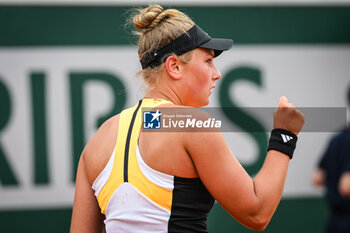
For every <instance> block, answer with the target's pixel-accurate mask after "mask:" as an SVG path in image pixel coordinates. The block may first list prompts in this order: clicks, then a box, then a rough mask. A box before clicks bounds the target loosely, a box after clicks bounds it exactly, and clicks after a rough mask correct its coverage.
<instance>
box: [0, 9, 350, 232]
mask: <svg viewBox="0 0 350 233" xmlns="http://www.w3.org/2000/svg"><path fill="white" fill-rule="evenodd" d="M176 8H179V9H181V10H183V11H185V12H186V13H188V14H189V15H190V16H191V17H192V18H193V19H194V20H195V21H196V22H197V23H198V24H199V25H200V26H201V27H202V28H204V29H205V30H206V31H209V32H210V34H212V35H215V37H229V38H233V39H234V42H235V44H236V45H243V44H244V45H255V44H256V45H261V44H263V45H269V44H271V45H275V44H307V45H308V44H310V45H315V44H325V45H329V44H332V45H340V44H349V43H350V7H178V6H177V7H176ZM128 10H129V8H127V7H80V6H79V7H61V6H60V7H39V6H36V7H24V6H22V7H13V6H0V47H2V48H9V47H10V48H15V47H22V46H23V47H36V46H39V47H42V46H50V47H51V46H67V45H69V46H106V45H108V46H110V45H135V38H133V37H131V36H130V29H129V28H128V27H124V24H125V19H126V16H127V12H128ZM0 169H1V164H0ZM0 198H1V189H0ZM233 201H234V200H233ZM327 214H328V211H327V207H326V204H325V202H324V200H323V199H322V198H319V197H300V198H293V199H291V198H288V199H283V200H282V201H281V204H280V206H279V207H278V209H277V211H276V214H275V215H274V217H273V219H272V221H271V223H270V225H269V226H268V228H267V229H266V232H271V233H272V232H273V233H281V232H284V233H288V232H298V233H303V232H305V233H309V232H322V228H323V225H324V222H325V220H326V217H327ZM70 217H71V208H69V207H68V208H67V207H62V208H57V209H52V208H49V207H48V208H45V209H30V210H28V209H26V210H21V209H15V210H0V232H6V233H7V232H33V233H34V232H52V233H56V232H57V233H58V232H68V231H69V224H70ZM208 224H209V231H210V232H251V231H250V230H247V229H246V228H244V227H242V226H241V225H239V224H238V223H237V222H236V221H235V220H234V219H232V218H231V217H230V216H229V215H228V214H227V213H226V212H225V211H224V210H223V208H222V207H220V206H219V205H218V204H216V205H215V207H214V209H213V211H212V212H211V214H210V217H209V221H208Z"/></svg>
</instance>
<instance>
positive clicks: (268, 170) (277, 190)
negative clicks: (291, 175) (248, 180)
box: [253, 150, 290, 221]
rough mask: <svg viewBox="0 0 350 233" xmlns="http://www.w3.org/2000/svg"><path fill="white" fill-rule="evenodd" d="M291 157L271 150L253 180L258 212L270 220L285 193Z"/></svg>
mask: <svg viewBox="0 0 350 233" xmlns="http://www.w3.org/2000/svg"><path fill="white" fill-rule="evenodd" d="M289 161H290V158H289V157H288V156H287V155H285V154H283V153H281V152H279V151H276V150H270V151H269V152H268V154H267V157H266V160H265V163H264V165H263V167H262V169H261V170H260V172H259V173H258V175H257V176H256V177H255V179H254V180H253V186H254V191H255V200H256V214H257V215H259V216H263V218H266V219H267V221H270V219H271V217H272V216H273V214H274V212H275V210H276V208H277V205H278V203H279V202H280V200H281V197H282V194H283V188H284V184H285V180H286V177H287V171H288V165H289Z"/></svg>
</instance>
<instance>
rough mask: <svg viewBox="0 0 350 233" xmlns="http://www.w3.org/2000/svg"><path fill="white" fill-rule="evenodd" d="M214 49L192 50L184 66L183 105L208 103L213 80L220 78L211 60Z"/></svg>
mask: <svg viewBox="0 0 350 233" xmlns="http://www.w3.org/2000/svg"><path fill="white" fill-rule="evenodd" d="M213 59H214V51H213V50H209V49H202V48H197V49H194V50H193V53H192V58H191V60H190V62H189V63H187V64H186V65H185V66H184V72H183V74H184V78H185V79H186V87H185V89H186V98H185V100H186V102H185V105H187V106H193V107H201V106H205V105H208V104H209V96H210V95H211V92H212V90H213V88H214V87H215V81H216V80H218V79H220V78H221V74H220V72H219V71H218V70H217V68H216V66H215V65H214V62H213Z"/></svg>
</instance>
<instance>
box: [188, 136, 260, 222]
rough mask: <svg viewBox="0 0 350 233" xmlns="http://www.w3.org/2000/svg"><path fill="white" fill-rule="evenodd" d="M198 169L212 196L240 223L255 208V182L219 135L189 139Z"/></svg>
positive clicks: (190, 148) (193, 158)
mask: <svg viewBox="0 0 350 233" xmlns="http://www.w3.org/2000/svg"><path fill="white" fill-rule="evenodd" d="M186 141H187V142H186V146H185V147H186V149H187V151H188V152H189V154H190V155H191V158H192V160H193V162H194V164H195V167H196V170H197V172H198V174H199V176H200V178H201V180H202V182H203V183H204V185H205V186H206V188H207V189H208V191H209V192H210V193H211V194H212V196H213V197H214V198H215V199H216V200H217V201H218V202H219V203H220V204H221V205H222V206H223V207H224V208H225V209H226V210H227V211H228V212H229V213H230V214H231V215H232V216H233V217H235V218H236V219H237V220H238V221H240V222H244V221H245V220H244V218H245V217H246V216H249V212H250V211H251V210H252V209H254V207H255V206H254V205H255V204H256V203H255V193H254V187H253V186H254V185H253V181H252V179H251V178H250V176H249V175H248V174H247V172H246V171H245V170H244V168H243V167H242V166H241V164H240V163H239V162H238V160H237V159H236V157H235V156H234V155H233V154H232V152H231V150H230V148H229V147H228V145H227V144H226V142H225V139H224V137H223V135H222V133H220V132H197V133H191V136H190V138H188V139H187V140H186Z"/></svg>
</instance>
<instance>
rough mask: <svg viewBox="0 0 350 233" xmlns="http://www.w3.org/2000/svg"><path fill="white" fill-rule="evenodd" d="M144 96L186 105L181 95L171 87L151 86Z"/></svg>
mask: <svg viewBox="0 0 350 233" xmlns="http://www.w3.org/2000/svg"><path fill="white" fill-rule="evenodd" d="M144 98H152V99H164V100H168V101H170V102H172V103H173V104H175V105H184V104H183V103H182V101H181V99H180V97H179V96H178V95H177V94H176V93H175V92H174V91H173V90H171V89H160V88H156V87H154V88H150V89H148V90H147V91H146V95H145V97H144Z"/></svg>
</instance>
